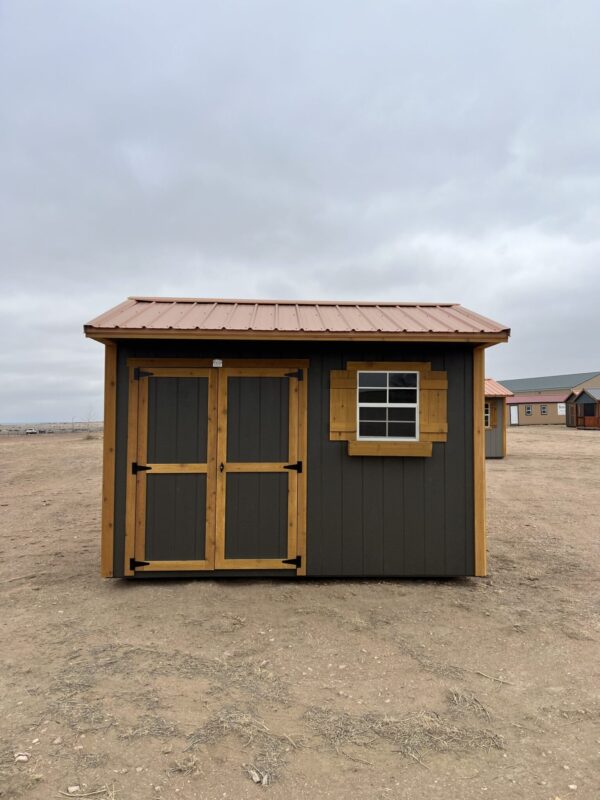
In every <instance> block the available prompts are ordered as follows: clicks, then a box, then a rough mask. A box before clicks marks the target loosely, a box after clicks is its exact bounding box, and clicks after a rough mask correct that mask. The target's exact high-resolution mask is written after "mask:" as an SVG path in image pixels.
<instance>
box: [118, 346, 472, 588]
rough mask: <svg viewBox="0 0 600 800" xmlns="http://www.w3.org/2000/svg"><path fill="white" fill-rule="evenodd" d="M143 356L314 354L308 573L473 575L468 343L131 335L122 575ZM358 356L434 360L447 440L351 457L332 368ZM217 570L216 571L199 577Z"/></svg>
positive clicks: (121, 432)
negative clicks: (393, 453) (425, 449)
mask: <svg viewBox="0 0 600 800" xmlns="http://www.w3.org/2000/svg"><path fill="white" fill-rule="evenodd" d="M143 356H147V357H171V358H172V357H176V356H181V357H188V358H191V357H196V358H206V357H209V358H222V359H227V358H244V357H247V358H252V359H256V358H282V359H285V358H286V357H287V358H308V359H310V368H309V373H308V465H307V466H308V469H307V477H308V508H307V571H308V574H309V575H312V576H322V577H324V576H369V577H379V576H414V577H416V576H432V577H433V576H457V575H472V574H473V572H474V547H473V539H474V533H473V422H472V410H473V404H472V395H473V391H472V386H473V385H472V349H471V348H470V347H469V346H462V345H452V344H449V345H440V344H431V345H429V344H422V345H417V344H414V345H399V344H394V343H379V344H372V345H369V344H365V343H360V344H352V343H329V342H327V343H315V342H305V343H302V342H273V343H269V342H254V343H253V342H158V341H157V342H143V341H128V342H123V343H121V345H120V346H119V372H118V394H117V406H118V411H117V436H118V444H117V457H116V518H115V535H116V541H115V575H122V574H123V570H122V564H123V542H124V521H125V479H126V463H125V461H126V427H127V369H126V360H127V358H131V357H143ZM351 360H354V361H363V360H364V361H366V360H399V361H431V362H432V365H433V368H434V369H436V370H442V369H444V370H446V371H447V373H448V382H449V388H448V427H449V432H448V441H447V442H446V443H438V442H436V443H434V445H433V456H432V457H431V458H376V457H364V458H361V457H352V458H350V457H349V456H348V455H347V445H346V443H345V442H331V441H329V372H330V370H332V369H341V368H343V367H344V366H345V364H346V361H351ZM269 546H270V545H269ZM218 574H219V573H218V572H217V573H212V572H210V573H205V574H204V575H202V574H199V577H212V576H215V575H218ZM229 574H230V573H229ZM240 576H241V577H245V576H247V573H243V572H242V573H240Z"/></svg>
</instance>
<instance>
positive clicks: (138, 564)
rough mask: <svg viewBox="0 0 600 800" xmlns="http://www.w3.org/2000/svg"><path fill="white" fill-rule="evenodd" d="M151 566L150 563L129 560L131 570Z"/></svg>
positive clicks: (133, 559)
mask: <svg viewBox="0 0 600 800" xmlns="http://www.w3.org/2000/svg"><path fill="white" fill-rule="evenodd" d="M149 564H150V562H149V561H136V560H135V558H130V559H129V569H136V568H137V567H147V566H148V565H149Z"/></svg>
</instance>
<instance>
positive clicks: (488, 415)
mask: <svg viewBox="0 0 600 800" xmlns="http://www.w3.org/2000/svg"><path fill="white" fill-rule="evenodd" d="M483 421H484V425H485V427H486V428H491V426H492V407H491V405H490V404H489V403H487V402H486V404H485V408H484V411H483Z"/></svg>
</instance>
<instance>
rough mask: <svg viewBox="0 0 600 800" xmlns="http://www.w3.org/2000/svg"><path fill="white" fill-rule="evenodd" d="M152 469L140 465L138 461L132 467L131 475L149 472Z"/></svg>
mask: <svg viewBox="0 0 600 800" xmlns="http://www.w3.org/2000/svg"><path fill="white" fill-rule="evenodd" d="M151 469H152V467H146V466H144V465H143V464H138V463H137V461H134V462H133V463H132V465H131V474H132V475H137V474H138V472H148V471H149V470H151Z"/></svg>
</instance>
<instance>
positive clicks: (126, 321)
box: [85, 297, 510, 339]
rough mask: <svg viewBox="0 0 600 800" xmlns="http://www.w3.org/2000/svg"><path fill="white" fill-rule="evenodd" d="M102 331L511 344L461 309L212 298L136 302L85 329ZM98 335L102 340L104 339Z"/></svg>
mask: <svg viewBox="0 0 600 800" xmlns="http://www.w3.org/2000/svg"><path fill="white" fill-rule="evenodd" d="M85 331H86V333H88V334H89V335H93V334H94V332H95V331H102V332H103V335H110V332H111V331H114V332H115V333H116V332H120V335H124V334H125V333H126V332H129V331H130V332H135V331H144V332H152V331H156V332H157V335H158V334H159V332H161V331H162V332H167V331H173V332H175V331H181V332H185V331H189V332H190V333H191V332H194V334H195V335H201V333H202V332H206V333H207V334H209V333H210V334H213V335H216V334H218V333H219V332H223V331H232V332H236V333H237V334H240V333H245V332H246V333H248V335H252V334H253V333H260V332H264V333H265V334H272V335H276V334H277V333H281V334H282V335H284V334H291V335H294V334H297V335H310V334H311V333H314V334H319V335H323V336H326V335H328V334H331V336H332V337H333V336H341V337H342V338H344V337H345V336H347V337H349V338H353V337H356V336H360V335H361V334H364V335H365V336H367V337H369V338H372V337H377V334H381V335H382V336H383V335H392V336H394V335H398V336H399V337H401V338H406V337H408V336H410V335H411V334H415V335H426V334H433V335H434V336H435V335H436V334H439V336H440V338H444V337H446V336H452V335H458V336H461V335H467V336H468V335H469V334H483V335H485V334H490V335H493V336H494V337H496V338H498V339H506V338H508V335H509V334H510V330H509V329H508V328H507V327H506V326H504V325H501V324H500V323H497V322H493V321H492V320H488V319H486V318H485V317H481V316H480V315H478V314H475V313H474V312H472V311H469V310H468V309H465V308H463V307H462V306H460V305H458V304H456V303H391V302H383V303H377V302H356V303H352V302H350V301H347V300H345V301H340V302H336V301H333V300H323V301H315V302H309V301H307V300H298V301H296V300H230V299H220V300H216V299H209V298H193V297H189V298H172V297H164V298H159V297H132V298H129V299H128V300H126V301H125V302H123V303H121V304H120V305H118V306H116V307H115V308H113V309H111V310H109V311H107V312H105V313H103V314H101V315H100V316H99V317H97V318H96V319H94V320H92V321H91V322H89V323H88V324H87V325H86V326H85ZM98 335H101V334H100V333H98Z"/></svg>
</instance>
